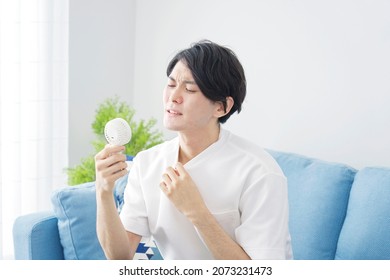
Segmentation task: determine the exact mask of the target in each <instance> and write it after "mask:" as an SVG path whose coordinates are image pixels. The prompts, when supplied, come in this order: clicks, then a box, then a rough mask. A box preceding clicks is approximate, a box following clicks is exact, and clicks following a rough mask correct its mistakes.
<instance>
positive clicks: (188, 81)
mask: <svg viewBox="0 0 390 280" xmlns="http://www.w3.org/2000/svg"><path fill="white" fill-rule="evenodd" d="M168 78H169V79H170V80H172V81H174V82H176V80H175V79H174V78H173V77H171V76H168ZM183 83H185V84H191V85H196V83H195V81H191V80H183Z"/></svg>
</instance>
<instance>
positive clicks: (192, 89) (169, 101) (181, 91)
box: [163, 61, 221, 131]
mask: <svg viewBox="0 0 390 280" xmlns="http://www.w3.org/2000/svg"><path fill="white" fill-rule="evenodd" d="M163 101H164V109H165V110H164V125H165V127H166V128H167V129H170V130H174V131H187V130H191V131H197V130H199V129H204V128H206V127H209V126H212V125H215V124H216V123H217V122H218V114H217V110H218V108H219V107H220V106H221V104H219V103H218V102H212V101H211V100H209V99H207V98H206V97H205V96H204V95H203V93H202V92H201V91H200V89H199V87H198V86H197V84H196V83H195V81H194V78H193V76H192V73H191V71H190V70H189V69H188V68H187V66H186V65H185V64H184V63H183V62H181V61H179V62H178V63H176V65H175V67H174V68H173V70H172V72H171V74H170V75H169V77H168V81H167V85H166V86H165V88H164V94H163Z"/></svg>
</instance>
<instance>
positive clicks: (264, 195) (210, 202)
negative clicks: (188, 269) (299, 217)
mask: <svg viewBox="0 0 390 280" xmlns="http://www.w3.org/2000/svg"><path fill="white" fill-rule="evenodd" d="M178 150H179V139H178V137H177V138H174V139H173V140H170V141H167V142H165V143H163V144H160V145H157V146H154V147H153V148H151V149H149V150H147V151H143V152H140V153H138V155H137V156H136V157H135V158H134V163H133V166H132V168H131V171H130V174H129V178H128V183H127V187H126V190H125V196H124V200H125V203H124V206H123V209H122V211H121V214H120V217H121V220H122V223H123V225H124V227H125V229H126V230H127V231H130V232H133V233H136V234H139V235H141V236H143V237H150V236H152V237H153V239H154V240H155V242H156V244H157V247H158V248H159V250H160V252H161V255H162V256H163V258H164V259H193V260H200V259H213V256H212V254H211V253H210V251H209V250H208V248H207V247H206V245H205V244H204V242H203V241H202V238H201V237H200V234H199V233H198V232H197V229H196V228H195V227H194V226H193V225H192V224H191V223H190V222H189V221H188V219H187V218H186V217H185V216H184V215H183V214H182V213H180V212H179V211H178V210H177V209H176V208H175V206H174V205H173V204H172V203H171V201H170V200H169V199H168V198H167V197H166V195H165V194H164V193H163V192H162V191H161V189H160V187H159V184H160V182H161V179H162V174H163V173H164V172H165V170H166V168H167V167H168V166H174V165H175V163H176V162H177V160H178ZM184 167H185V169H186V170H187V172H188V173H189V174H190V175H191V177H192V179H193V181H194V182H195V184H196V185H197V187H198V189H199V191H200V193H201V195H202V197H203V199H204V201H205V203H206V205H207V207H208V209H209V210H210V211H211V213H212V214H213V215H214V217H215V218H216V220H217V221H218V223H219V224H220V225H221V226H222V228H223V229H224V230H225V231H226V232H227V233H228V234H229V235H230V236H231V237H232V238H233V239H234V240H235V241H236V242H237V243H238V244H240V246H241V247H242V248H243V249H244V250H245V252H246V253H247V254H248V255H249V256H250V257H251V258H252V259H290V258H291V257H292V253H291V245H290V235H289V230H288V200H287V181H286V178H285V176H284V175H283V173H282V171H281V169H280V167H279V166H278V165H277V163H276V162H275V160H274V159H273V158H272V157H271V156H270V155H269V154H268V153H267V152H265V151H264V150H263V149H262V148H260V147H258V146H257V145H254V144H253V143H251V142H249V141H247V140H245V139H243V138H241V137H238V136H236V135H234V134H232V133H230V132H228V131H227V130H224V129H222V128H221V132H220V137H219V140H218V141H217V142H215V143H214V144H212V145H211V146H209V147H208V148H207V149H206V150H204V151H203V152H202V153H200V154H199V155H198V156H196V157H195V158H193V159H192V160H191V161H189V162H187V163H186V164H185V165H184Z"/></svg>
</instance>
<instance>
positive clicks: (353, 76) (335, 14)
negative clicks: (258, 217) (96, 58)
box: [133, 0, 390, 168]
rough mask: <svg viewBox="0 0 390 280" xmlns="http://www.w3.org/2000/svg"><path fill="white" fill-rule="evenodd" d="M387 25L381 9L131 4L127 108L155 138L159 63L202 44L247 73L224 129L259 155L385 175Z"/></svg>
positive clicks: (311, 4)
mask: <svg viewBox="0 0 390 280" xmlns="http://www.w3.org/2000/svg"><path fill="white" fill-rule="evenodd" d="M389 15H390V1H385V0H383V1H380V0H373V1H368V0H356V1H355V0H339V1H336V0H331V1H309V0H306V1H303V0H296V1H287V0H285V1H281V0H280V1H275V0H272V1H271V0H267V1H255V0H254V1H250V0H240V1H238V0H237V1H226V0H214V1H208V0H198V1H183V0H165V1H156V0H141V1H137V8H136V18H137V23H136V37H135V54H136V58H135V72H134V74H135V75H134V92H135V94H134V99H133V102H134V106H135V108H136V110H137V112H138V116H139V117H141V118H149V117H155V118H158V120H159V126H160V128H162V126H161V123H162V122H161V116H162V103H161V93H162V89H163V86H164V84H165V81H166V76H165V67H166V65H167V62H168V61H169V59H170V58H171V57H172V55H173V54H174V52H175V51H177V50H179V49H181V48H184V47H187V46H188V45H189V44H190V43H191V42H193V41H196V40H199V39H202V38H208V39H211V40H213V41H215V42H218V43H221V44H224V45H228V46H230V47H231V48H232V49H233V50H234V51H235V52H236V53H237V54H238V56H239V58H240V59H241V62H242V64H243V65H244V68H245V70H246V75H247V81H248V93H247V99H246V102H245V103H244V106H243V111H242V113H241V114H239V115H233V116H232V118H231V119H230V120H229V121H228V123H227V124H226V127H227V128H229V129H230V130H232V131H233V132H235V133H237V134H240V135H242V136H244V137H246V138H250V139H252V140H253V141H255V142H257V143H259V144H260V145H262V146H264V147H267V148H272V149H278V150H283V151H290V152H295V153H301V154H305V155H308V156H312V157H318V158H322V159H325V160H329V161H338V162H343V163H347V164H350V165H352V166H353V167H356V168H361V167H363V166H367V165H384V166H389V167H390V129H389V127H390V110H389V107H390V106H389V104H390V83H389V80H390V79H389V78H390V51H389V50H390V16H389ZM166 135H167V137H171V136H172V134H170V133H167V134H166Z"/></svg>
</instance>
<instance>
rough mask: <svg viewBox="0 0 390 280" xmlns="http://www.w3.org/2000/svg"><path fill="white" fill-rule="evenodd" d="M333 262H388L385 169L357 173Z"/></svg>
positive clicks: (389, 196) (389, 189) (389, 176)
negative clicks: (349, 260) (356, 260)
mask: <svg viewBox="0 0 390 280" xmlns="http://www.w3.org/2000/svg"><path fill="white" fill-rule="evenodd" d="M336 259H364V260H366V259H374V260H377V259H387V260H389V259H390V169H389V168H364V169H362V170H360V171H359V172H358V173H357V175H356V178H355V182H354V183H353V185H352V190H351V195H350V199H349V205H348V210H347V216H346V218H345V222H344V226H343V229H342V231H341V234H340V238H339V243H338V246H337V252H336Z"/></svg>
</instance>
